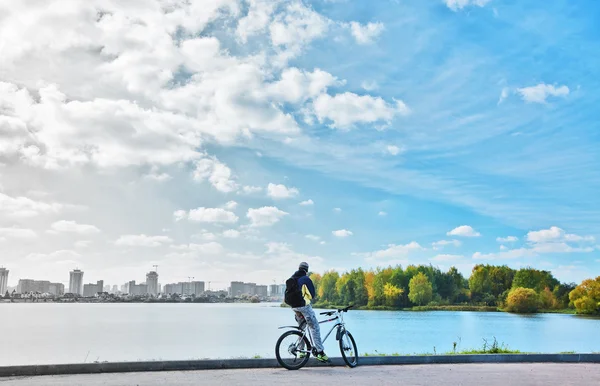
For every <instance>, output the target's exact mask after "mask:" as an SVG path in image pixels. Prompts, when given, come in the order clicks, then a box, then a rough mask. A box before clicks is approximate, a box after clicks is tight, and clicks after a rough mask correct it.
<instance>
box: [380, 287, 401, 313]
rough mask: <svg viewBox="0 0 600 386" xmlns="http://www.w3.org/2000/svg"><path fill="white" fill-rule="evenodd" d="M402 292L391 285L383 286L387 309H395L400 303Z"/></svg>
mask: <svg viewBox="0 0 600 386" xmlns="http://www.w3.org/2000/svg"><path fill="white" fill-rule="evenodd" d="M403 293H404V290H403V289H401V288H398V287H396V286H395V285H393V284H391V283H386V284H385V285H384V286H383V296H384V297H385V305H386V306H388V307H397V306H398V304H399V302H400V296H402V294H403Z"/></svg>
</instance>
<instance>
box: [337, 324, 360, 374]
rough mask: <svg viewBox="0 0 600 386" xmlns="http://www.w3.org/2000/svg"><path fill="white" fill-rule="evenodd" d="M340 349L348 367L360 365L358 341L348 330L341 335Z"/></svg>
mask: <svg viewBox="0 0 600 386" xmlns="http://www.w3.org/2000/svg"><path fill="white" fill-rule="evenodd" d="M340 351H341V353H342V359H344V362H346V364H347V365H348V367H356V365H358V349H357V348H356V342H355V341H354V337H352V334H350V333H349V332H348V331H346V330H344V332H343V333H342V336H340Z"/></svg>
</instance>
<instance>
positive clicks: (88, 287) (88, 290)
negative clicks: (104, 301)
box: [83, 280, 104, 298]
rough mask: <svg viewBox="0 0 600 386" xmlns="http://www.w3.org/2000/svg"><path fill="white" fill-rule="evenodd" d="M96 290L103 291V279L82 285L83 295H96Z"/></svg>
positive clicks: (87, 296)
mask: <svg viewBox="0 0 600 386" xmlns="http://www.w3.org/2000/svg"><path fill="white" fill-rule="evenodd" d="M98 292H104V280H98V281H97V282H96V284H92V283H90V284H85V285H84V286H83V297H86V298H89V297H92V296H96V294H97V293H98Z"/></svg>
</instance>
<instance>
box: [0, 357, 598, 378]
mask: <svg viewBox="0 0 600 386" xmlns="http://www.w3.org/2000/svg"><path fill="white" fill-rule="evenodd" d="M469 363H600V354H485V355H428V356H379V357H361V358H360V359H359V363H358V365H359V366H385V365H425V364H469ZM323 366H344V362H343V361H342V359H341V358H331V363H329V364H322V363H319V362H317V361H316V360H314V359H311V360H310V361H309V362H308V364H307V366H306V367H323ZM275 367H279V364H278V363H277V361H276V360H275V359H224V360H219V359H211V360H190V361H149V362H114V363H109V362H105V363H76V364H58V365H29V366H3V367H2V366H0V377H11V376H36V375H64V374H101V373H128V372H150V371H191V370H218V369H261V368H262V369H264V368H275Z"/></svg>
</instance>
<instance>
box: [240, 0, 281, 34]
mask: <svg viewBox="0 0 600 386" xmlns="http://www.w3.org/2000/svg"><path fill="white" fill-rule="evenodd" d="M248 3H249V9H248V14H247V15H246V16H244V17H243V18H241V19H240V20H239V22H238V26H237V28H236V31H235V32H236V35H237V36H238V38H239V39H240V41H241V42H242V43H246V42H247V41H248V38H250V37H252V36H254V35H256V34H259V33H262V32H265V31H266V28H267V26H268V25H269V22H270V21H271V16H272V14H273V12H274V11H275V6H276V5H277V2H276V1H273V0H248Z"/></svg>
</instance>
